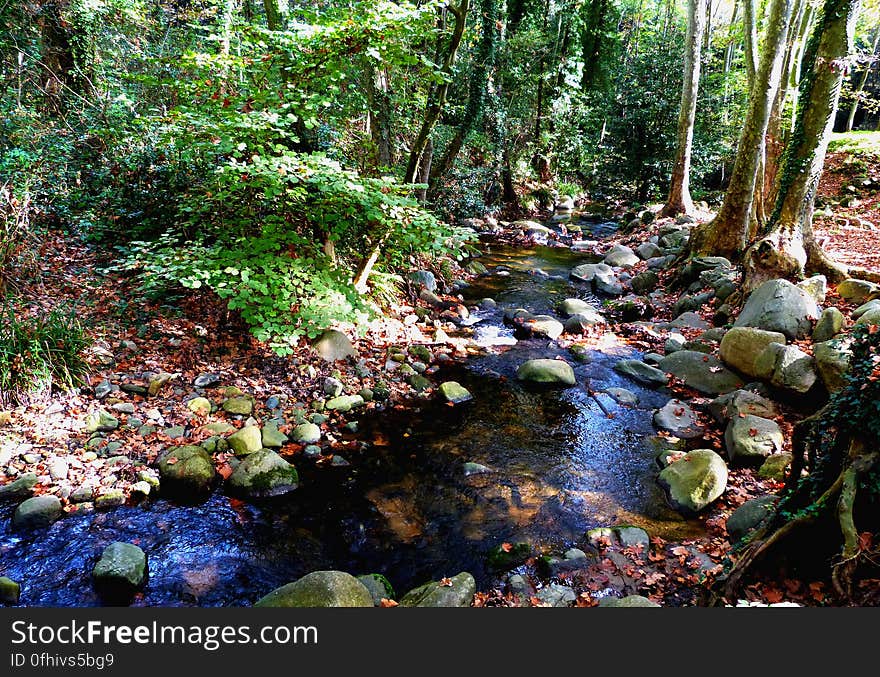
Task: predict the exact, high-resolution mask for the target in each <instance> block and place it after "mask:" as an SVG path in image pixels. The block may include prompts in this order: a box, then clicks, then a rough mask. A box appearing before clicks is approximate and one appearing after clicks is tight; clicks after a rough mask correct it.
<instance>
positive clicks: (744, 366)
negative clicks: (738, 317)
mask: <svg viewBox="0 0 880 677" xmlns="http://www.w3.org/2000/svg"><path fill="white" fill-rule="evenodd" d="M771 343H782V344H784V343H785V334H781V333H780V332H776V331H765V330H764V329H756V328H755V327H734V328H733V329H731V330H730V331H728V332H727V333H726V334H725V335H724V338H722V339H721V350H720V353H721V359H722V360H723V361H724V362H725V363H726V364H728V365H730V366H731V367H733V368H734V369H736V370H737V371H739V372H742V373H743V374H745V375H746V376H757V375H758V374H757V372H756V371H755V358H756V357H757V356H758V355H759V354H760V353H761V351H763V350H764V348H766V347H767V346H768V345H770V344H771Z"/></svg>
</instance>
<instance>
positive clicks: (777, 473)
mask: <svg viewBox="0 0 880 677" xmlns="http://www.w3.org/2000/svg"><path fill="white" fill-rule="evenodd" d="M793 460H794V456H792V454H791V453H789V452H787V451H783V452H781V453H778V454H772V455H771V456H768V457H767V459H766V460H765V461H764V462H763V463H762V464H761V467H760V468H758V477H760V478H761V479H765V480H776V481H777V482H781V481H782V480H784V479H785V471H786V470H787V469H788V467H789V466H790V465H791V462H792V461H793Z"/></svg>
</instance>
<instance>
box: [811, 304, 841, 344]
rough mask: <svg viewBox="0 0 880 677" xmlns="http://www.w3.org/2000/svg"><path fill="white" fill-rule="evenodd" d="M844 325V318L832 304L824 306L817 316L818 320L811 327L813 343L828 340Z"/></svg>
mask: <svg viewBox="0 0 880 677" xmlns="http://www.w3.org/2000/svg"><path fill="white" fill-rule="evenodd" d="M845 326H846V318H845V317H844V315H843V313H841V312H840V311H839V310H838V309H837V308H835V307H834V306H832V307H830V308H826V309H825V310H823V311H822V314H821V315H820V316H819V321H818V322H817V323H816V326H815V327H813V343H822V342H823V341H830V340H831V339H833V338H834V337H835V336H837V335H838V334H839V333H840V332H842V331H843V328H844V327H845Z"/></svg>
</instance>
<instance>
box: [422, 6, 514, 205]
mask: <svg viewBox="0 0 880 677" xmlns="http://www.w3.org/2000/svg"><path fill="white" fill-rule="evenodd" d="M480 15H481V27H480V44H479V46H478V48H477V50H476V52H475V54H474V63H473V65H472V67H471V77H470V82H469V87H468V101H467V105H466V106H465V112H464V117H463V118H462V120H461V123H460V124H459V125H458V128H457V129H456V130H455V135H454V136H453V137H452V139H451V140H450V142H449V144H448V145H447V146H446V150H445V151H444V152H443V155H442V156H441V157H440V159H439V160H438V161H437V162H435V163H434V166H433V168H432V169H431V176H430V184H431V190H432V191H433V190H435V189H436V186H437V183H438V182H439V181H440V180H441V179H442V178H443V177H444V176H446V175H447V174H449V172H450V171H451V170H452V166H453V165H454V164H455V159H456V158H457V157H458V153H459V151H460V150H461V148H462V146H463V145H464V143H465V141H467V138H468V135H469V134H470V133H471V131H473V129H474V127H475V126H476V125H477V123H478V122H479V120H480V119H481V117H482V115H483V108H484V107H485V103H486V96H487V90H488V87H489V77H490V75H491V73H492V70H493V69H494V67H495V54H496V46H497V43H498V27H497V25H496V21H497V20H498V0H480Z"/></svg>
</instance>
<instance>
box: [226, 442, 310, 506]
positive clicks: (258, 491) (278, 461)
mask: <svg viewBox="0 0 880 677" xmlns="http://www.w3.org/2000/svg"><path fill="white" fill-rule="evenodd" d="M298 485H299V475H298V474H297V472H296V468H294V467H293V466H292V465H291V464H290V463H288V462H287V461H285V460H284V459H283V458H281V456H279V455H278V454H276V453H275V452H274V451H272V450H270V449H261V450H260V451H256V452H254V453H253V454H250V455H248V456H246V457H245V459H244V460H243V461H242V462H241V463H239V465H238V466H237V467H236V468H235V470H233V471H232V475H230V476H229V479H228V480H227V481H226V486H227V489H228V490H229V491H230V492H231V493H235V494H239V495H243V496H245V497H248V498H266V497H270V496H280V495H282V494H286V493H289V492H291V491H293V490H294V489H296V488H297V486H298Z"/></svg>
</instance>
